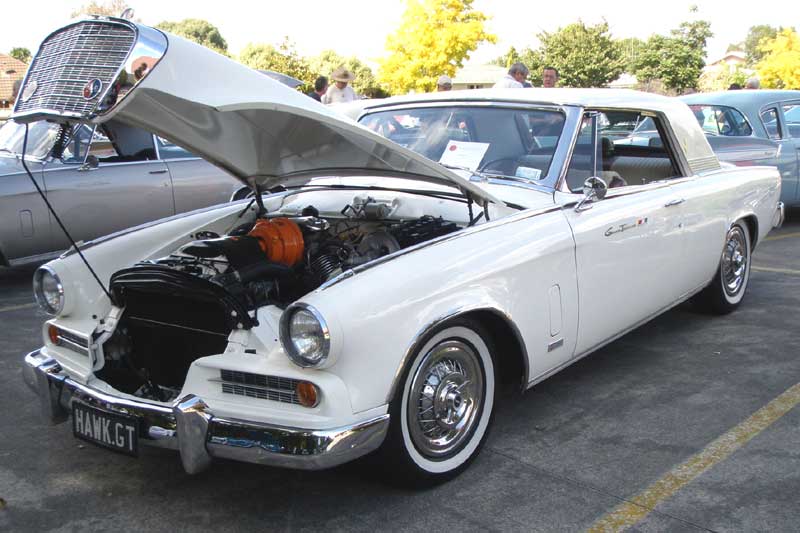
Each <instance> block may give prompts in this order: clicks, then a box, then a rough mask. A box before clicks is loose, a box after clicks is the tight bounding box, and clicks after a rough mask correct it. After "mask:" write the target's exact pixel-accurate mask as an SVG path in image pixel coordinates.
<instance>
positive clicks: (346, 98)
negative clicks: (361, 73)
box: [322, 67, 356, 104]
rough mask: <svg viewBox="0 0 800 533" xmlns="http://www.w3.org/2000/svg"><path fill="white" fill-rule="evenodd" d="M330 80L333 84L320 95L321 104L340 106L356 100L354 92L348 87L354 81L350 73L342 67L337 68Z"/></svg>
mask: <svg viewBox="0 0 800 533" xmlns="http://www.w3.org/2000/svg"><path fill="white" fill-rule="evenodd" d="M331 78H332V79H333V81H334V84H333V85H331V86H330V87H328V90H327V91H326V92H325V94H323V95H322V103H323V104H340V103H343V102H352V101H353V100H355V99H356V92H355V91H354V90H353V88H352V87H350V86H349V85H348V83H350V82H351V81H353V80H354V79H356V77H355V76H354V75H353V73H352V72H350V71H349V70H347V69H346V68H344V67H339V68H337V69H336V70H334V71H333V74H331Z"/></svg>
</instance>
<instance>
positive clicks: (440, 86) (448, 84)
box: [436, 75, 453, 92]
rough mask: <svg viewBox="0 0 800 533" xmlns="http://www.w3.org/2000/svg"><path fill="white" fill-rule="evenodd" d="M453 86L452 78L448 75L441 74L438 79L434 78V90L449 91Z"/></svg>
mask: <svg viewBox="0 0 800 533" xmlns="http://www.w3.org/2000/svg"><path fill="white" fill-rule="evenodd" d="M452 88H453V80H451V79H450V76H445V75H441V76H439V79H438V80H436V91H437V92H442V91H449V90H451V89H452Z"/></svg>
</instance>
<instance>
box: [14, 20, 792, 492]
mask: <svg viewBox="0 0 800 533" xmlns="http://www.w3.org/2000/svg"><path fill="white" fill-rule="evenodd" d="M75 80H78V81H75ZM83 80H85V81H83ZM362 107H364V106H363V105H362ZM609 113H613V114H616V115H620V114H629V115H631V116H632V117H633V118H631V121H635V120H636V119H637V117H639V116H647V117H652V118H653V120H654V121H655V123H656V124H657V126H658V131H659V134H660V135H661V136H662V144H661V145H660V146H647V147H636V146H630V147H618V146H614V144H613V142H610V141H609V139H608V138H607V137H604V136H603V131H602V127H601V126H602V124H605V123H609V121H608V120H604V116H603V115H608V114H609ZM358 115H359V116H360V120H361V123H362V124H363V126H362V125H359V124H356V123H355V122H352V121H350V120H349V119H346V118H344V117H341V116H339V115H338V114H337V113H336V112H335V111H333V110H331V109H329V108H326V107H324V106H322V105H320V104H318V103H317V102H315V101H313V100H311V99H310V98H308V97H306V96H304V95H302V94H299V93H297V92H295V91H292V90H290V89H288V88H287V87H285V86H283V85H280V84H279V83H277V82H274V81H272V80H270V79H268V78H266V77H264V76H262V75H260V74H259V73H257V72H254V71H252V70H250V69H248V68H245V67H242V66H241V65H239V64H236V63H235V62H233V61H231V60H229V59H227V58H225V57H222V56H220V55H217V54H215V53H213V52H211V51H209V50H207V49H205V48H203V47H200V46H198V45H195V44H193V43H190V42H188V41H185V40H183V39H181V38H178V37H174V36H172V35H168V34H164V33H161V32H159V31H157V30H154V29H152V28H147V27H144V26H140V25H137V24H134V23H131V22H128V21H124V20H118V19H106V18H98V19H93V20H87V21H81V22H77V23H74V24H71V25H69V26H66V27H64V28H62V29H60V30H58V31H56V32H55V33H53V34H52V35H50V36H49V37H48V38H47V39H46V40H45V41H44V43H43V44H42V46H41V48H40V50H39V52H38V53H37V55H36V57H35V58H34V60H33V62H32V64H31V67H30V70H29V72H28V74H27V76H26V78H25V82H24V85H23V91H22V97H21V98H20V100H19V102H18V103H17V106H16V108H15V111H14V118H15V120H17V121H20V122H25V121H32V120H38V119H48V120H53V121H79V122H86V123H90V124H93V123H103V122H104V121H107V120H110V119H112V118H113V119H114V120H116V121H120V122H123V123H127V124H131V125H133V126H138V127H145V128H147V129H148V130H150V131H153V132H154V133H156V134H157V135H160V136H162V137H163V138H166V139H169V140H171V141H172V142H175V143H178V144H180V145H182V146H186V147H187V148H188V149H190V150H192V151H193V152H194V153H197V154H200V155H202V156H203V157H204V158H205V159H207V160H208V161H211V162H213V163H215V164H216V165H218V166H219V167H221V168H223V169H224V170H226V171H228V172H229V173H231V174H232V175H234V176H237V177H239V178H240V179H241V180H242V181H243V182H246V183H247V184H249V185H250V186H251V187H252V188H253V189H254V191H255V193H256V194H255V195H254V197H253V198H251V199H248V200H244V201H240V202H237V203H232V204H230V205H226V206H222V207H214V208H209V209H205V210H201V211H195V212H192V213H189V214H186V215H181V216H179V217H173V218H171V219H166V220H163V221H160V222H157V223H151V224H149V225H146V226H140V227H139V228H135V229H133V230H126V231H124V232H120V233H116V234H113V235H110V236H108V237H104V238H100V239H98V240H95V241H93V242H89V243H86V244H81V245H80V246H79V250H76V249H75V248H73V249H72V250H71V251H69V252H67V253H66V254H65V255H63V256H62V257H61V258H59V259H57V260H55V261H52V262H50V263H48V264H47V265H45V266H43V267H41V268H40V269H39V270H38V271H37V272H36V273H35V276H34V290H35V295H36V298H37V300H38V301H39V303H40V304H41V306H42V307H43V309H44V310H45V311H47V312H48V313H50V314H51V315H53V318H52V319H51V320H49V321H48V322H46V323H45V324H44V326H43V337H44V346H43V347H42V348H40V349H38V350H36V351H35V352H33V353H31V354H28V355H27V356H26V357H25V364H24V376H25V379H26V381H27V382H28V383H29V384H30V385H31V387H32V388H33V389H34V390H35V391H37V392H38V394H39V396H40V399H41V402H42V406H43V410H44V413H45V415H46V416H47V418H48V419H49V420H51V421H53V422H61V421H65V420H67V419H70V418H71V419H72V427H73V431H74V434H75V436H76V437H78V438H81V439H85V440H88V441H90V442H93V443H95V444H98V445H101V446H105V447H107V448H110V449H113V450H116V451H119V452H124V453H128V454H131V455H136V454H137V452H138V446H139V445H140V444H147V445H154V446H160V447H166V448H172V449H175V450H178V451H179V452H180V457H181V459H182V461H183V465H184V467H185V469H186V470H187V471H188V472H190V473H191V472H198V471H200V470H202V469H204V468H206V467H207V466H209V464H210V463H211V461H212V458H214V457H225V458H231V459H236V460H240V461H249V462H254V463H262V464H267V465H275V466H284V467H291V468H302V469H319V468H326V467H330V466H333V465H337V464H341V463H344V462H346V461H350V460H352V459H355V458H357V457H359V456H362V455H365V454H368V453H370V452H377V453H378V454H382V457H383V459H384V460H385V461H386V463H387V464H388V465H390V466H392V467H393V468H395V469H396V470H397V471H398V472H400V473H401V474H402V475H404V476H405V477H406V478H407V479H409V480H411V481H416V482H421V483H428V482H436V481H441V480H444V479H447V478H449V477H451V476H453V475H455V474H456V473H458V472H459V471H461V470H462V469H464V468H465V467H466V466H467V464H468V463H469V462H470V461H471V460H472V459H473V458H474V457H475V456H476V455H477V453H478V451H479V450H480V448H481V446H482V444H483V443H484V441H485V439H486V436H487V433H488V430H489V426H490V423H491V420H492V412H493V410H494V404H495V396H496V394H497V391H498V389H499V387H500V386H501V385H503V384H507V385H510V386H512V387H516V388H518V389H520V390H525V389H527V388H529V387H531V386H533V385H535V384H536V383H537V382H539V381H541V380H543V379H545V378H546V377H548V376H550V375H552V374H553V373H555V372H557V371H558V370H560V369H562V368H564V367H566V366H567V365H569V364H571V363H573V362H575V361H577V360H578V359H580V358H581V357H583V356H585V355H587V354H589V353H591V352H592V351H594V350H596V349H597V348H599V347H600V346H603V345H604V344H606V343H608V342H610V341H612V340H613V339H615V338H617V337H619V336H620V335H623V334H624V333H625V332H627V331H629V330H631V329H632V328H635V327H637V326H638V325H639V324H642V323H643V322H645V321H647V320H649V319H651V318H652V317H654V316H656V315H658V314H659V313H661V312H663V311H664V310H666V309H669V308H670V307H672V306H675V305H677V304H678V303H680V302H682V301H684V300H686V299H687V298H689V297H692V296H694V295H696V296H697V297H698V299H699V301H700V302H701V303H703V304H704V305H706V306H707V307H709V308H710V309H712V310H716V311H718V312H722V313H724V312H729V311H731V310H733V309H734V308H735V307H736V306H737V305H738V304H739V303H740V302H741V300H742V298H743V297H744V295H745V291H746V288H747V283H748V276H749V272H750V256H751V253H752V250H753V248H754V247H755V246H756V245H757V244H758V243H759V242H760V241H761V240H763V239H764V237H765V235H766V234H767V233H768V232H769V231H770V229H771V228H772V227H773V226H775V225H778V224H780V222H781V221H782V219H783V210H782V206H781V205H780V204H779V203H778V197H779V194H780V180H779V176H778V173H777V171H776V170H775V169H774V168H767V167H750V168H727V167H725V168H722V167H721V166H720V163H719V162H718V160H717V158H716V157H715V156H714V154H713V152H712V151H711V150H710V148H709V145H708V142H707V141H706V139H705V136H704V135H703V132H702V131H701V130H700V128H699V126H698V124H697V122H696V121H695V119H694V116H693V115H692V113H691V112H690V111H689V109H688V108H687V107H686V105H685V104H683V103H681V102H679V101H676V100H671V99H667V98H662V97H659V96H653V95H647V94H640V93H636V92H631V91H611V90H553V89H550V90H541V91H540V90H527V91H521V90H516V91H514V90H507V91H495V90H489V91H472V92H461V93H457V92H453V93H448V94H445V95H442V93H438V94H435V95H427V96H418V97H413V98H405V99H402V98H401V99H399V100H388V101H381V102H375V103H369V104H366V109H362V110H360V111H359V112H358ZM619 121H620V119H619V117H616V120H615V121H614V122H619ZM370 130H373V131H370ZM423 156H424V157H423ZM607 182H608V184H607ZM609 184H610V186H609ZM79 252H80V253H79ZM84 259H85V260H84ZM90 268H91V269H90Z"/></svg>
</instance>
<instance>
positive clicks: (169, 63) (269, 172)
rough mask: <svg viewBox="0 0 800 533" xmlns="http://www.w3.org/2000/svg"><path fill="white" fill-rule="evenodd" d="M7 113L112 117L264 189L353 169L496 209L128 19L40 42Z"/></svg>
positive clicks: (466, 187) (446, 178)
mask: <svg viewBox="0 0 800 533" xmlns="http://www.w3.org/2000/svg"><path fill="white" fill-rule="evenodd" d="M98 36H99V37H98ZM106 44H108V46H105V45H106ZM122 45H125V46H127V49H124V48H122ZM65 48H67V49H68V50H65ZM120 50H123V51H125V52H126V53H125V54H121V53H120V52H119V51H120ZM62 58H63V59H62ZM76 61H77V62H80V63H81V64H82V65H85V69H86V72H87V73H86V74H85V75H84V76H85V78H86V82H85V84H84V83H75V82H74V78H75V77H76V74H75V72H74V71H70V70H69V68H70V65H69V63H73V64H74V63H75V62H76ZM59 63H63V65H62V66H61V68H60V69H59V68H54V64H55V67H59ZM112 66H113V67H114V68H116V69H117V70H116V74H113V73H112V74H110V75H109V74H104V71H103V70H102V69H101V68H100V67H102V68H104V69H105V72H108V71H109V67H112ZM92 69H93V70H92ZM54 72H56V73H57V74H56V81H55V82H53V81H52V80H53V77H54V76H53V73H54ZM59 75H60V76H61V77H62V78H64V79H63V81H62V80H59V79H58V76H59ZM93 76H96V77H93ZM104 76H106V78H104ZM67 77H69V78H70V79H69V80H67V79H66V78H67ZM80 79H81V80H82V78H80ZM96 89H97V91H96ZM65 94H66V95H67V96H66V97H65ZM13 116H14V117H15V118H16V119H17V120H18V121H32V120H38V119H42V118H45V119H48V120H62V121H63V120H72V121H75V120H78V121H82V122H89V123H95V124H98V123H102V122H105V121H107V120H109V119H111V118H115V119H116V120H118V121H122V122H125V123H128V124H130V125H133V126H136V127H140V128H143V129H146V130H149V131H152V132H154V133H156V134H158V135H160V136H162V137H164V138H166V139H169V140H170V141H172V142H174V143H176V144H178V145H180V146H183V147H185V148H187V149H189V150H191V151H192V152H194V153H195V154H197V155H199V156H202V157H203V158H204V159H206V160H207V161H209V162H211V163H214V164H216V165H217V166H219V167H221V168H222V169H224V170H226V171H228V172H229V173H231V174H232V175H234V176H236V177H238V178H239V179H240V180H242V181H243V182H245V183H247V184H248V185H250V186H258V187H260V188H261V189H269V188H271V187H274V186H276V185H284V186H292V185H301V184H303V183H306V182H308V181H309V180H310V179H312V178H313V177H316V176H336V175H342V174H344V173H347V172H349V171H353V173H354V174H358V173H363V172H367V173H370V174H371V175H383V174H396V175H400V176H402V177H405V178H415V179H420V180H423V181H428V182H432V183H437V184H449V185H452V186H456V187H458V188H459V189H461V190H462V191H464V192H469V193H470V194H471V195H472V196H473V198H476V199H483V200H488V201H492V202H495V203H500V202H499V200H497V199H496V198H494V197H492V195H491V194H489V193H488V192H486V191H485V190H483V189H481V188H480V187H478V186H477V185H475V184H474V183H471V182H470V181H469V180H467V179H464V178H462V177H460V176H459V175H457V174H455V173H454V172H452V171H450V170H448V169H446V168H444V167H442V166H441V165H439V164H438V163H436V162H433V161H431V160H429V159H426V158H425V157H423V156H421V155H419V154H417V153H415V152H413V151H411V150H408V149H406V148H403V147H401V146H399V145H397V144H395V143H393V142H391V141H389V140H388V139H385V138H383V137H381V136H379V135H377V134H376V133H374V132H372V131H370V130H368V129H366V128H364V127H362V126H360V125H358V124H357V123H355V122H353V121H352V120H350V119H348V118H346V117H344V116H343V115H340V114H339V113H337V112H335V111H334V110H332V109H329V108H327V107H326V106H324V105H322V104H320V103H319V102H317V101H315V100H313V99H312V98H309V97H307V96H305V95H304V94H301V93H299V92H297V91H295V90H292V89H289V88H288V87H286V86H285V85H283V84H281V83H279V82H277V81H275V80H273V79H271V78H269V77H267V76H264V75H263V74H261V73H260V72H258V71H256V70H253V69H250V68H248V67H245V66H243V65H241V64H239V63H236V62H235V61H232V60H230V59H228V58H226V57H224V56H222V55H220V54H217V53H216V52H212V51H211V50H209V49H207V48H205V47H203V46H200V45H198V44H195V43H192V42H190V41H187V40H185V39H182V38H180V37H177V36H173V35H170V34H164V33H163V32H160V31H158V30H155V29H153V28H149V27H146V26H141V25H138V24H134V23H132V22H130V21H127V20H120V19H113V18H97V19H93V20H86V21H80V22H76V23H73V24H70V25H68V26H66V27H64V28H61V29H60V30H57V31H56V32H54V33H53V34H51V35H50V36H48V37H47V38H46V39H45V41H44V42H43V43H42V45H41V47H40V49H39V51H38V53H37V55H36V56H35V58H34V60H33V61H32V62H31V67H30V68H29V70H28V73H27V75H26V78H25V81H24V83H23V90H22V92H21V98H20V99H19V101H18V102H17V105H16V106H15V109H14V115H13Z"/></svg>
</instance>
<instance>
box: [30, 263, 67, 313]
mask: <svg viewBox="0 0 800 533" xmlns="http://www.w3.org/2000/svg"><path fill="white" fill-rule="evenodd" d="M45 276H49V277H51V278H52V280H53V283H54V284H55V291H54V293H51V294H55V295H56V299H57V300H56V301H57V303H56V305H55V306H53V305H51V303H50V299H49V298H48V297H47V295H46V294H45V283H44V280H45V279H46V278H45ZM33 296H34V298H36V303H38V304H39V307H40V308H41V309H42V310H43V311H44V312H45V313H47V314H48V315H50V316H58V315H60V314H61V313H62V311H63V310H64V302H65V298H64V284H63V283H62V282H61V278H59V277H58V274H57V273H56V271H55V270H53V269H52V268H50V267H49V266H47V265H43V266H40V267H39V268H37V269H36V271H35V272H34V273H33Z"/></svg>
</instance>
